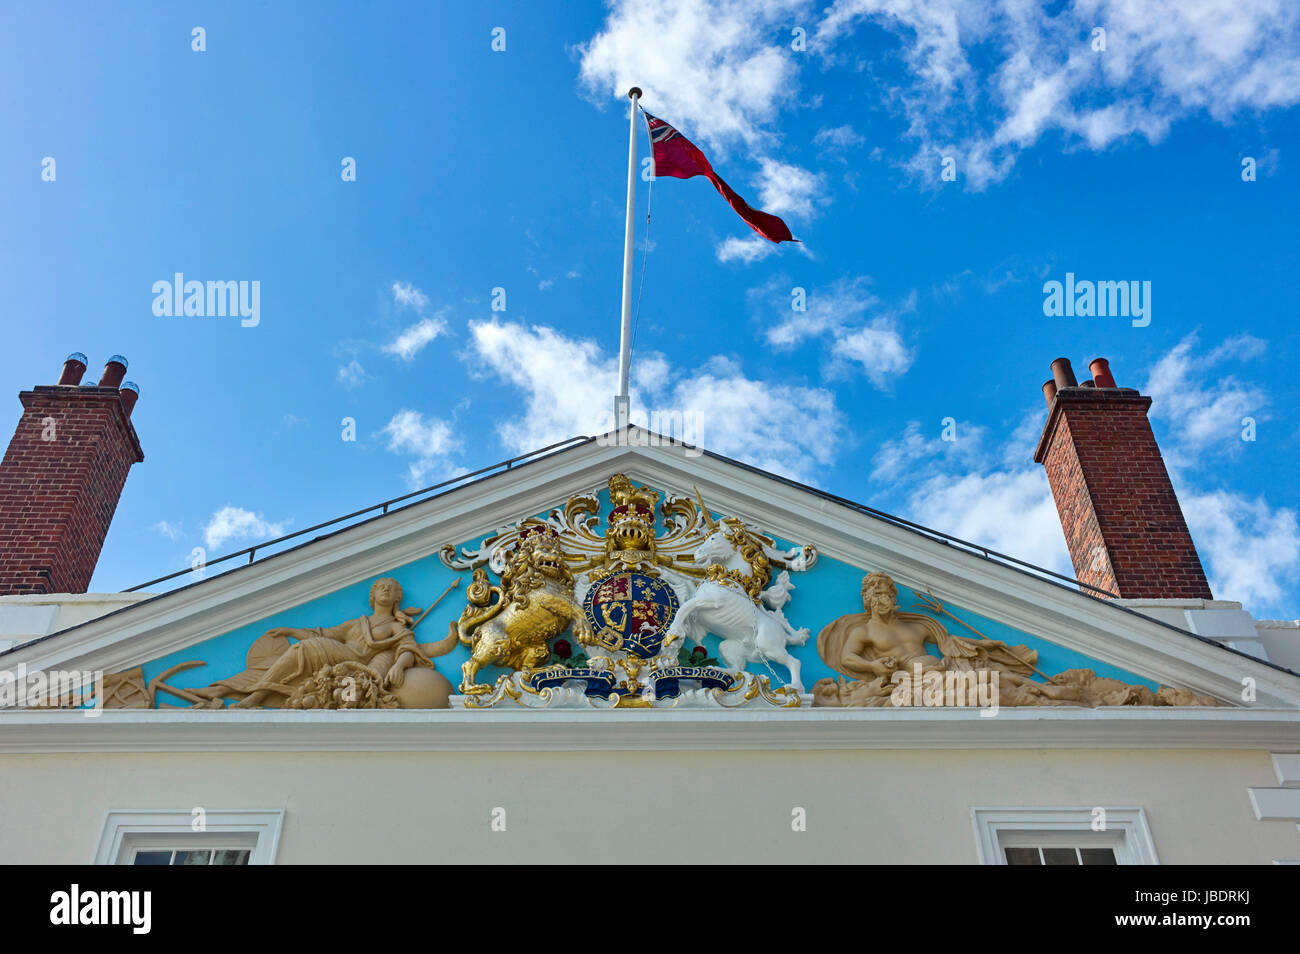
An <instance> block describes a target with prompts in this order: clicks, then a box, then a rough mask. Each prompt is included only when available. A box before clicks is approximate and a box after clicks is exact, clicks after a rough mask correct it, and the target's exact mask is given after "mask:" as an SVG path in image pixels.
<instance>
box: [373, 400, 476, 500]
mask: <svg viewBox="0 0 1300 954" xmlns="http://www.w3.org/2000/svg"><path fill="white" fill-rule="evenodd" d="M380 433H381V434H382V435H384V436H385V437H387V438H388V450H390V451H392V452H393V453H394V454H406V455H409V456H411V457H414V458H415V459H414V460H413V461H412V462H411V464H410V466H409V468H408V470H407V475H406V480H407V483H408V484H409V485H411V486H412V487H422V486H425V485H426V484H427V483H428V480H429V478H430V476H450V475H451V474H453V473H455V472H456V470H457V468H456V467H455V466H454V465H452V464H451V462H450V461H449V460H448V457H449V455H451V454H453V453H454V452H455V451H457V450H459V449H460V446H461V445H460V440H459V439H458V438H457V437H456V434H455V431H454V430H453V428H452V425H451V424H450V423H449V422H447V421H444V420H441V419H439V418H433V417H431V418H428V419H427V420H426V419H425V418H424V416H423V415H422V414H420V412H419V411H413V410H410V409H409V408H403V409H402V410H400V411H398V412H397V413H396V414H394V415H393V418H392V420H390V421H389V422H388V423H387V424H385V425H384V427H383V429H382V430H381V431H380Z"/></svg>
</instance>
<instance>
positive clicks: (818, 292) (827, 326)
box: [750, 276, 880, 348]
mask: <svg viewBox="0 0 1300 954" xmlns="http://www.w3.org/2000/svg"><path fill="white" fill-rule="evenodd" d="M871 284H872V282H871V279H869V278H867V277H865V276H859V277H857V278H854V279H841V280H840V281H838V282H836V283H835V284H833V285H830V286H828V287H825V288H813V289H809V290H807V294H806V295H805V296H804V300H803V308H804V310H803V311H795V309H794V305H795V301H796V299H795V297H794V295H793V292H792V290H791V288H790V283H789V282H786V281H783V280H781V279H780V278H773V279H772V280H771V281H769V282H768V283H767V284H766V285H764V286H762V287H761V288H756V289H753V290H751V292H750V299H751V304H752V305H757V306H760V307H762V306H767V307H770V308H771V309H772V310H773V311H775V312H776V313H777V314H778V315H780V316H781V317H780V320H779V321H777V322H775V323H774V324H771V325H769V326H768V328H767V330H766V331H765V332H764V337H765V338H766V339H767V343H768V344H770V345H772V346H773V347H776V348H792V347H794V346H795V345H798V344H800V343H801V342H803V341H805V340H807V339H809V338H819V337H821V336H823V335H824V334H825V333H826V332H828V331H830V330H831V329H833V328H842V327H845V326H847V325H851V324H854V323H856V322H858V321H861V320H862V318H863V317H864V316H865V315H866V313H867V312H868V311H869V310H870V309H872V308H874V307H875V306H876V305H878V304H879V303H880V299H879V298H877V297H876V296H875V294H874V293H872V292H871V290H870V286H871Z"/></svg>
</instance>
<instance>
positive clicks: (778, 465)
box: [465, 321, 845, 481]
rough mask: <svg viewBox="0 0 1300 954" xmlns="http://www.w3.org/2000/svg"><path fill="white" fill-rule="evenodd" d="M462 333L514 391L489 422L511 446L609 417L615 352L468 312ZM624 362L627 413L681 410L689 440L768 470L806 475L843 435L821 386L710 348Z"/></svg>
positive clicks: (547, 439) (577, 431)
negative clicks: (757, 370)
mask: <svg viewBox="0 0 1300 954" xmlns="http://www.w3.org/2000/svg"><path fill="white" fill-rule="evenodd" d="M470 341H471V351H470V353H468V354H467V355H466V356H465V357H466V360H467V361H468V362H469V363H470V364H471V366H478V367H480V368H482V369H485V373H489V374H492V375H494V376H496V377H499V378H501V379H503V380H505V381H507V382H508V383H510V384H512V385H514V386H515V387H517V388H518V389H519V390H521V391H522V392H523V401H522V408H521V410H520V412H519V413H518V414H516V415H513V416H512V417H511V418H509V419H506V420H504V421H502V423H501V424H499V425H498V428H497V430H498V433H499V435H500V437H501V440H502V442H503V443H504V444H505V445H506V446H507V448H509V449H510V450H511V451H513V452H518V453H522V452H525V451H530V450H535V449H537V448H539V447H544V446H546V445H547V444H551V443H554V442H556V441H561V440H564V439H566V438H569V437H576V436H579V435H583V434H588V435H590V434H598V433H602V432H604V431H605V430H607V429H608V428H609V427H610V425H611V420H612V410H613V399H614V393H615V391H616V390H617V384H618V364H617V358H616V357H615V356H612V355H606V354H605V353H604V352H603V351H602V350H601V349H600V347H599V346H598V345H597V344H596V343H595V342H594V341H590V340H586V339H577V338H569V337H567V336H565V335H562V334H560V333H559V332H557V331H555V330H554V329H553V328H549V327H545V326H533V327H528V326H525V325H521V324H515V323H505V324H502V323H499V322H495V321H480V322H471V323H470ZM632 371H633V380H632V407H633V420H634V421H640V422H645V421H646V420H647V417H646V412H647V410H652V411H664V412H671V413H673V414H676V413H679V412H680V413H681V414H682V415H683V419H686V418H685V416H686V415H690V420H691V421H692V422H693V424H694V427H693V429H694V431H695V433H694V435H688V436H693V437H694V440H692V443H699V444H700V445H702V446H704V447H707V448H708V449H710V450H714V451H717V452H718V453H721V454H726V455H729V456H735V457H739V458H742V459H744V460H746V461H748V462H749V463H752V464H754V465H755V466H758V467H763V468H765V469H769V470H772V471H774V472H776V473H781V474H787V475H790V476H794V477H796V478H799V479H802V480H806V481H810V480H811V479H812V478H813V475H814V474H815V473H816V470H817V469H818V468H819V467H821V466H825V465H827V464H829V463H830V462H832V461H833V459H834V458H835V456H836V454H837V452H838V450H839V448H840V447H841V446H842V444H843V442H844V439H845V422H844V419H843V415H842V414H841V413H840V411H839V410H838V409H837V408H836V407H835V398H834V395H833V394H832V393H831V392H830V391H827V390H825V389H822V388H804V387H796V386H791V385H785V384H774V383H771V382H766V381H759V380H755V379H752V378H749V377H747V376H746V375H745V374H744V372H743V370H742V369H741V367H740V366H739V365H737V364H735V363H733V362H731V361H728V360H726V359H723V358H720V357H714V358H712V359H710V360H708V361H706V362H705V363H704V364H703V366H701V367H699V368H697V369H695V370H693V371H690V372H687V371H684V370H682V369H675V368H673V367H672V365H671V364H670V363H669V362H668V360H667V359H666V358H664V356H662V355H659V354H655V353H653V352H650V353H640V352H638V353H637V354H636V355H635V360H634V361H633V363H632Z"/></svg>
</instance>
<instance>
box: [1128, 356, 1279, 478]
mask: <svg viewBox="0 0 1300 954" xmlns="http://www.w3.org/2000/svg"><path fill="white" fill-rule="evenodd" d="M1197 344H1198V339H1197V337H1196V335H1195V334H1190V335H1188V336H1187V337H1185V338H1184V339H1183V340H1182V341H1180V342H1179V343H1178V344H1177V345H1176V346H1175V347H1174V348H1173V350H1171V351H1170V352H1169V353H1168V354H1166V355H1165V356H1164V357H1162V358H1161V359H1160V360H1159V361H1157V362H1156V364H1155V365H1154V366H1153V367H1152V369H1151V374H1150V377H1149V378H1148V379H1147V382H1146V386H1145V387H1144V388H1143V389H1142V390H1143V392H1144V393H1146V394H1149V395H1150V396H1151V397H1152V399H1153V400H1152V405H1151V412H1150V413H1151V416H1152V417H1153V418H1156V419H1158V420H1160V421H1161V422H1162V423H1163V424H1164V425H1165V426H1166V427H1168V428H1169V430H1170V431H1171V432H1172V435H1173V441H1172V442H1170V443H1171V446H1170V447H1169V449H1167V450H1165V456H1166V457H1167V458H1168V459H1169V463H1170V466H1171V467H1181V466H1185V465H1188V464H1191V463H1193V462H1194V461H1196V460H1198V459H1199V458H1200V457H1201V456H1203V455H1204V454H1205V453H1206V452H1211V451H1218V452H1219V453H1224V454H1228V455H1235V454H1238V453H1240V452H1241V449H1242V447H1243V442H1242V440H1241V431H1242V419H1243V418H1245V417H1253V418H1254V419H1255V421H1256V422H1257V423H1258V422H1261V421H1264V420H1267V419H1268V416H1267V411H1266V407H1267V405H1268V398H1267V395H1265V394H1264V392H1263V391H1262V390H1260V389H1259V388H1256V387H1253V386H1251V385H1248V384H1245V383H1243V382H1241V381H1239V380H1237V379H1236V378H1235V377H1233V376H1232V375H1230V374H1222V373H1220V372H1219V371H1218V370H1217V369H1218V368H1219V367H1220V366H1221V365H1222V364H1224V363H1225V362H1228V361H1234V360H1235V361H1247V360H1250V359H1252V358H1255V357H1258V356H1259V355H1260V354H1262V353H1263V350H1264V347H1265V345H1264V342H1262V341H1260V340H1259V339H1258V338H1255V337H1253V336H1251V335H1238V336H1237V337H1235V338H1230V339H1228V340H1227V341H1225V342H1223V344H1221V345H1219V346H1218V347H1217V348H1215V349H1213V350H1212V351H1211V352H1210V353H1209V354H1197V353H1196V351H1195V348H1196V346H1197ZM1120 383H1121V384H1122V382H1120Z"/></svg>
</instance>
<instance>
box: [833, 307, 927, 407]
mask: <svg viewBox="0 0 1300 954" xmlns="http://www.w3.org/2000/svg"><path fill="white" fill-rule="evenodd" d="M831 354H833V355H834V356H835V357H836V358H838V359H842V360H845V361H853V362H856V363H857V364H859V365H861V367H862V370H863V372H864V373H865V374H866V376H867V378H868V379H869V380H870V381H871V383H872V384H873V385H874V386H875V387H876V388H878V389H880V390H887V389H888V388H889V387H891V386H892V385H893V383H894V380H895V379H896V378H898V377H899V375H901V374H903V373H904V372H905V371H907V369H908V368H910V367H911V366H912V361H913V360H915V358H916V354H915V353H914V352H913V351H912V350H911V349H910V348H908V347H907V345H905V344H904V343H903V339H902V337H901V336H900V335H899V333H898V329H897V328H896V327H895V325H894V321H893V319H891V318H876V319H874V320H873V321H872V322H871V323H870V324H867V325H864V326H863V327H861V328H858V329H857V330H856V331H847V332H844V333H842V334H840V335H837V336H836V338H835V343H834V344H833V345H832V346H831Z"/></svg>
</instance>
